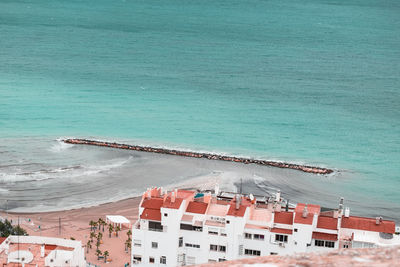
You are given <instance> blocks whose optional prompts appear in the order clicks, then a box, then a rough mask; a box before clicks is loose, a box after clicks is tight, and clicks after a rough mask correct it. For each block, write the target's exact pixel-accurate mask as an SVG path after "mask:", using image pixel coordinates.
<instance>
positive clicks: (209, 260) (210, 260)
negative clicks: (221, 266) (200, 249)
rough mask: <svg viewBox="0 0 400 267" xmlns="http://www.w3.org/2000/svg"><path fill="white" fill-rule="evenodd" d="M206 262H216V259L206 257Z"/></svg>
mask: <svg viewBox="0 0 400 267" xmlns="http://www.w3.org/2000/svg"><path fill="white" fill-rule="evenodd" d="M208 262H217V261H216V260H212V259H208Z"/></svg>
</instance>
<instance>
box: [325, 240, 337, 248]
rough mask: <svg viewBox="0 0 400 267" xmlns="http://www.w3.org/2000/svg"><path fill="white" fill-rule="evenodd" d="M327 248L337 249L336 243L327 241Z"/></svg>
mask: <svg viewBox="0 0 400 267" xmlns="http://www.w3.org/2000/svg"><path fill="white" fill-rule="evenodd" d="M325 247H327V248H334V247H335V242H333V241H325Z"/></svg>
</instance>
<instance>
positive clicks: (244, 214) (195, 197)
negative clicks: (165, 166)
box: [131, 188, 400, 266]
mask: <svg viewBox="0 0 400 267" xmlns="http://www.w3.org/2000/svg"><path fill="white" fill-rule="evenodd" d="M139 216H140V218H139V220H138V221H137V222H136V223H135V224H134V225H133V227H132V255H131V257H132V259H131V261H132V264H141V265H149V264H155V265H159V266H183V265H193V264H200V263H207V262H217V261H225V260H233V259H240V258H245V257H252V256H265V255H274V254H280V255H284V254H291V253H294V252H309V251H328V250H332V249H338V248H340V249H342V248H350V247H372V246H387V245H394V244H400V236H399V235H398V234H395V223H394V222H393V221H387V220H382V219H381V218H376V219H371V218H363V217H356V216H350V211H349V210H348V209H346V211H345V212H344V211H343V203H342V201H341V204H340V206H339V209H337V210H330V211H321V207H320V206H318V205H306V204H302V203H299V204H297V206H296V207H295V208H289V207H288V205H286V206H282V200H281V198H280V193H279V192H278V193H277V194H276V196H275V197H274V198H273V199H271V198H269V199H265V198H263V199H260V200H257V199H255V198H254V197H253V196H252V195H250V196H242V195H239V194H237V195H232V194H231V195H230V196H227V195H224V194H219V195H218V196H215V195H211V194H210V193H197V192H195V191H187V190H175V191H173V192H165V193H164V192H162V189H161V188H152V189H149V190H147V191H146V192H145V193H144V194H143V196H142V201H141V203H140V207H139Z"/></svg>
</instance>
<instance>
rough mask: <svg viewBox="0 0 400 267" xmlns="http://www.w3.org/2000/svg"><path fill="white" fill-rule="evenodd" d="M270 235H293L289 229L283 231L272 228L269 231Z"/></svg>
mask: <svg viewBox="0 0 400 267" xmlns="http://www.w3.org/2000/svg"><path fill="white" fill-rule="evenodd" d="M271 232H272V233H279V234H286V235H291V234H292V233H293V230H290V229H283V228H272V229H271Z"/></svg>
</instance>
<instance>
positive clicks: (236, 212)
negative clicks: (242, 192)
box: [226, 204, 246, 217]
mask: <svg viewBox="0 0 400 267" xmlns="http://www.w3.org/2000/svg"><path fill="white" fill-rule="evenodd" d="M245 212H246V206H242V205H240V207H239V209H236V205H235V204H231V206H230V207H229V210H228V213H227V214H226V215H230V216H235V217H243V216H244V213H245Z"/></svg>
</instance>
